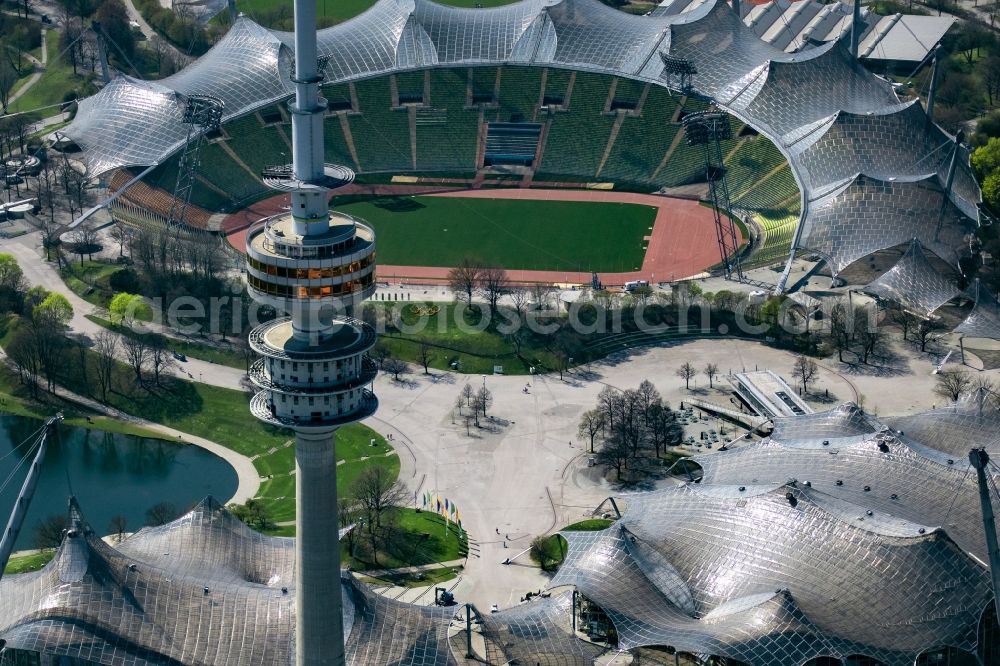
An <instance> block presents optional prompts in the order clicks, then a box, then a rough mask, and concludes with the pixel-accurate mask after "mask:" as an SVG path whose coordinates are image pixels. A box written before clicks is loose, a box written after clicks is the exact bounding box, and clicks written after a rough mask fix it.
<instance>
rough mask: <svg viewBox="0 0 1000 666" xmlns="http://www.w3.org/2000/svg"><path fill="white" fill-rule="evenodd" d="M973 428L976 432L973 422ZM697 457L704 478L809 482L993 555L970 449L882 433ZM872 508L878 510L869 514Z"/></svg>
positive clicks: (876, 515) (766, 444) (862, 507)
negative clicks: (951, 449)
mask: <svg viewBox="0 0 1000 666" xmlns="http://www.w3.org/2000/svg"><path fill="white" fill-rule="evenodd" d="M945 423H946V422H945V421H942V427H946V426H945ZM929 430H930V428H929V427H925V429H924V431H925V432H926V431H929ZM904 432H905V428H904ZM965 433H967V434H972V429H971V428H970V429H968V430H966V431H965ZM915 434H917V433H915ZM920 434H921V435H922V433H920ZM957 436H958V435H956V437H957ZM994 439H995V437H994ZM968 446H969V447H970V448H971V445H968ZM694 460H695V462H697V463H698V464H699V465H700V466H701V468H702V470H703V474H704V480H703V483H707V484H712V485H715V484H730V485H732V484H742V485H746V486H751V485H755V484H761V483H765V484H766V483H781V482H784V481H787V480H789V479H794V480H796V481H797V482H798V485H799V486H804V485H805V484H809V487H811V488H813V489H815V490H818V491H821V492H822V493H825V494H826V495H829V496H831V497H834V498H837V499H839V500H843V501H846V502H850V503H851V504H852V505H854V506H855V507H856V508H857V509H856V511H857V513H856V516H857V517H859V518H862V517H863V518H864V519H865V520H866V521H867V522H869V523H871V522H872V521H877V520H881V519H882V518H897V519H904V520H907V521H910V522H912V523H914V524H922V525H925V526H931V527H936V526H940V527H943V528H944V529H945V531H946V532H947V533H948V534H949V536H951V538H953V539H954V540H955V542H956V543H958V545H959V546H960V547H961V548H962V549H963V550H964V551H966V552H969V553H972V554H974V555H975V556H976V557H978V558H980V559H981V560H983V561H985V560H986V543H985V538H984V536H983V531H982V523H981V522H980V520H979V514H978V511H976V510H971V511H970V510H969V507H977V506H978V504H977V499H976V498H977V487H976V481H975V479H974V478H973V477H972V476H971V475H970V474H968V472H967V470H968V467H969V463H968V450H966V451H965V453H964V454H962V455H953V454H950V453H944V452H941V451H939V450H938V449H932V448H930V447H929V446H926V445H923V444H922V443H920V442H918V441H916V440H911V439H910V438H909V437H908V436H907V437H902V438H901V437H895V436H885V435H882V436H873V437H871V438H870V439H868V440H863V441H854V442H836V441H834V440H831V443H830V445H829V446H826V447H823V446H820V447H814V446H798V445H782V444H779V443H777V442H774V441H771V440H765V441H763V442H760V443H758V444H754V445H752V446H749V447H743V448H740V449H734V450H731V451H725V452H722V453H718V454H710V455H703V456H697V457H696V458H695V459H694ZM949 460H950V461H951V463H950V464H949V462H948V461H949ZM869 510H870V511H872V512H873V516H867V515H866V511H869ZM928 531H929V530H928Z"/></svg>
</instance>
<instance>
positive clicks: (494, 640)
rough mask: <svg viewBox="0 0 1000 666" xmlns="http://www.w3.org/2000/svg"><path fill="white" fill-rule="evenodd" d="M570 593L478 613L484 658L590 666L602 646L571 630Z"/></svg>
mask: <svg viewBox="0 0 1000 666" xmlns="http://www.w3.org/2000/svg"><path fill="white" fill-rule="evenodd" d="M572 606H573V593H572V592H569V591H566V592H562V593H559V594H553V595H552V596H551V597H547V598H545V597H535V598H534V599H532V600H531V601H529V602H526V603H523V604H521V605H519V606H514V607H513V608H510V609H508V610H504V611H501V612H499V613H490V614H488V615H485V614H481V615H480V617H481V619H482V633H483V637H484V638H485V641H486V661H487V662H489V663H491V664H507V663H512V664H535V666H592V664H593V663H594V659H595V658H596V657H597V656H598V655H600V654H601V653H603V652H604V651H605V649H604V648H603V647H601V646H598V645H594V644H592V643H588V642H586V641H583V640H580V639H578V638H577V637H576V636H575V635H574V634H573V630H572V626H571V624H570V621H571V620H570V618H571V617H572V613H573V609H572Z"/></svg>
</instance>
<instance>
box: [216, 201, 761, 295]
mask: <svg viewBox="0 0 1000 666" xmlns="http://www.w3.org/2000/svg"><path fill="white" fill-rule="evenodd" d="M337 194H338V195H343V194H373V195H380V196H415V195H427V196H438V197H453V198H466V199H518V200H531V201H589V202H603V203H608V202H610V203H631V204H639V205H643V206H652V207H654V208H656V209H657V212H656V219H655V221H654V222H653V230H652V232H651V233H650V235H649V236H647V237H646V238H645V239H644V240H645V241H647V242H648V247H647V249H646V254H645V257H644V258H643V262H642V268H641V269H639V270H638V271H631V272H626V273H600V274H599V276H600V278H601V281H602V282H604V283H605V284H608V285H621V284H624V283H625V282H627V281H629V280H648V281H650V282H668V281H673V280H680V279H683V278H688V277H692V276H694V275H698V274H700V273H702V272H703V271H704V270H705V269H707V268H709V267H710V266H713V265H715V264H718V263H719V262H720V260H721V255H720V253H719V246H718V242H717V240H716V233H715V220H714V218H713V216H712V211H711V209H710V208H707V207H705V206H702V205H701V204H699V203H698V202H697V201H695V200H692V199H678V198H674V197H665V196H660V195H655V194H637V193H632V192H614V191H608V190H582V189H581V190H544V189H523V188H516V189H515V188H512V189H488V190H469V189H458V188H450V187H442V186H428V185H378V186H363V185H351V186H348V187H346V188H343V189H342V190H338V191H337ZM286 206H287V198H286V197H285V196H283V195H279V196H275V197H271V198H270V199H265V200H263V201H260V202H258V203H256V204H253V205H252V206H249V207H247V208H246V209H244V210H242V211H239V212H237V213H233V214H231V215H229V216H228V217H227V218H226V220H225V221H224V222H223V223H222V229H223V231H224V232H225V233H226V237H227V239H228V240H229V242H230V244H232V246H233V247H235V248H236V249H238V250H240V251H241V252H242V251H243V249H244V248H245V246H246V230H247V229H248V228H249V226H250V225H251V224H253V223H254V222H256V221H257V220H260V219H262V218H264V217H267V216H269V215H274V214H276V213H279V212H281V211H282V210H284V209H285V207H286ZM744 240H745V239H744V238H742V234H741V238H740V242H742V241H744ZM450 269H451V267H450V266H392V265H383V264H380V265H379V266H378V267H377V269H376V270H377V272H378V276H379V278H380V279H381V280H383V281H384V280H387V279H389V277H390V276H391V281H392V282H399V281H407V282H416V283H438V282H446V281H447V279H448V271H449V270H450ZM507 273H508V275H509V276H510V279H511V280H512V281H514V282H547V283H570V284H589V283H590V280H591V274H590V273H586V272H573V271H526V270H508V271H507Z"/></svg>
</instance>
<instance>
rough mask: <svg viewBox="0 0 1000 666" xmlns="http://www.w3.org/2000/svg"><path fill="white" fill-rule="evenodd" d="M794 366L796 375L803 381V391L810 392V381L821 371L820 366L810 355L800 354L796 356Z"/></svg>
mask: <svg viewBox="0 0 1000 666" xmlns="http://www.w3.org/2000/svg"><path fill="white" fill-rule="evenodd" d="M792 368H793V369H792V372H793V374H794V375H795V377H796V378H797V379H798V380H799V381H800V382H802V392H803V393H809V382H811V381H812V380H813V378H814V377H815V376H816V373H817V372H819V366H817V365H816V361H814V360H812V359H811V358H809V357H808V356H802V355H799V356H796V357H795V365H794V366H792Z"/></svg>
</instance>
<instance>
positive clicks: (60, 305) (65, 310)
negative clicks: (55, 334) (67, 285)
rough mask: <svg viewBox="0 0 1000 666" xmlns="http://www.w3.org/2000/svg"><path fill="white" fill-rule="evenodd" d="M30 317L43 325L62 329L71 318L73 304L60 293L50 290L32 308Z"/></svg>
mask: <svg viewBox="0 0 1000 666" xmlns="http://www.w3.org/2000/svg"><path fill="white" fill-rule="evenodd" d="M32 317H33V318H34V319H35V320H36V321H39V322H41V323H44V324H45V325H50V326H55V327H56V328H59V329H60V330H62V329H63V328H65V326H66V324H68V323H69V321H70V320H71V319H72V318H73V306H72V305H70V303H69V301H68V300H67V299H66V297H65V296H63V295H62V294H57V293H55V292H50V293H49V294H48V295H46V297H45V300H43V301H42V302H41V303H39V304H38V305H36V306H35V307H34V308H33V309H32Z"/></svg>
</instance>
